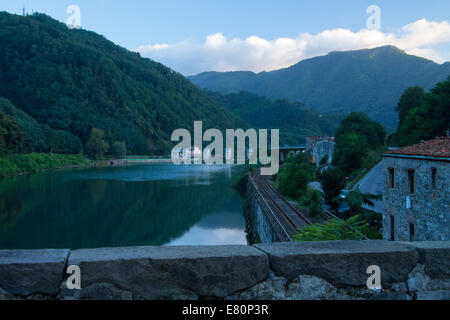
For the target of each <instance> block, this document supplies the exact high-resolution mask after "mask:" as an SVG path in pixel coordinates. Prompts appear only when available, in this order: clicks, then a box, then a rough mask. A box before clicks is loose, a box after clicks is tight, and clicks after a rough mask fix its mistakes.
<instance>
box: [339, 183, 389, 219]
mask: <svg viewBox="0 0 450 320" xmlns="http://www.w3.org/2000/svg"><path fill="white" fill-rule="evenodd" d="M374 200H382V196H381V195H374V194H370V193H362V192H361V191H360V190H359V189H357V190H352V191H350V192H349V193H348V194H347V197H346V198H345V199H340V198H339V197H336V198H335V199H333V202H335V203H337V204H338V205H339V204H340V203H341V202H345V203H346V204H347V206H348V208H349V211H348V212H347V213H346V215H347V216H354V215H357V214H362V213H363V212H364V211H365V209H364V208H363V207H362V206H363V205H368V206H373V205H374V202H373V201H374Z"/></svg>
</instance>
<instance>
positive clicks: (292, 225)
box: [250, 172, 313, 240]
mask: <svg viewBox="0 0 450 320" xmlns="http://www.w3.org/2000/svg"><path fill="white" fill-rule="evenodd" d="M250 178H251V179H252V181H253V182H254V185H255V187H256V188H257V191H258V192H259V193H260V195H261V197H262V198H263V200H264V202H265V203H266V205H267V207H268V208H269V209H270V211H271V213H272V214H273V215H274V218H275V220H276V221H277V222H278V223H279V224H280V227H281V228H282V230H283V231H284V232H285V233H286V235H287V237H288V238H289V239H290V240H292V235H294V234H296V233H297V229H298V228H301V227H304V226H306V225H310V224H313V223H312V222H311V221H310V220H309V219H308V218H307V217H306V216H305V214H306V213H305V212H302V211H301V210H300V209H299V208H296V207H295V206H294V205H292V204H291V203H290V202H289V201H287V200H286V199H285V198H284V197H282V196H281V195H280V194H279V193H278V192H277V191H276V190H275V189H274V188H273V186H272V185H271V184H270V183H269V182H268V181H267V179H266V177H264V176H261V175H260V174H259V172H257V173H256V174H255V175H252V176H250Z"/></svg>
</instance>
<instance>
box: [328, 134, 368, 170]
mask: <svg viewBox="0 0 450 320" xmlns="http://www.w3.org/2000/svg"><path fill="white" fill-rule="evenodd" d="M369 150H370V148H369V144H368V143H367V141H366V139H365V137H363V136H360V135H358V134H356V133H354V132H350V133H345V134H344V135H340V136H339V137H338V138H336V148H335V152H334V156H333V162H334V164H335V165H337V166H338V167H339V168H341V169H342V170H344V172H345V173H346V174H349V173H351V172H352V171H354V170H357V169H360V168H361V167H362V165H363V158H364V156H366V155H367V154H368V152H369Z"/></svg>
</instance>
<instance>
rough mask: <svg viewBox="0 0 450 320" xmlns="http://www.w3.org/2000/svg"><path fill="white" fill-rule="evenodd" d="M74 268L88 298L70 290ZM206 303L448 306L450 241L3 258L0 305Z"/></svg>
mask: <svg viewBox="0 0 450 320" xmlns="http://www.w3.org/2000/svg"><path fill="white" fill-rule="evenodd" d="M73 265H74V266H79V267H80V270H81V290H69V289H67V286H66V282H67V281H66V279H67V276H68V275H67V274H66V270H67V268H68V267H69V266H73ZM371 265H377V266H379V267H380V269H381V280H382V287H383V291H381V292H375V291H372V290H368V289H367V286H366V282H367V279H368V277H369V274H367V273H366V271H367V268H368V267H369V266H371ZM206 298H208V299H209V298H213V299H236V300H240V299H246V300H247V299H450V242H417V243H402V242H387V241H333V242H297V243H273V244H258V245H255V246H192V247H191V246H190V247H130V248H104V249H86V250H75V251H70V250H0V300H1V299H206Z"/></svg>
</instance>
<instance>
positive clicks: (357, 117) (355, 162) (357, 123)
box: [333, 112, 386, 174]
mask: <svg viewBox="0 0 450 320" xmlns="http://www.w3.org/2000/svg"><path fill="white" fill-rule="evenodd" d="M385 137H386V131H385V130H384V128H383V126H382V125H380V124H379V123H378V122H375V121H373V120H371V119H370V118H369V117H368V116H367V115H366V114H364V113H359V112H352V113H351V114H350V115H349V116H348V117H346V118H345V119H344V120H342V121H341V124H340V126H339V128H338V129H337V131H336V147H335V152H334V156H333V163H334V164H335V165H336V166H338V167H339V168H341V169H342V170H343V171H344V173H345V174H351V173H353V174H357V173H358V171H359V170H360V169H361V168H365V167H370V166H372V165H373V164H374V163H376V162H378V161H379V156H378V155H377V153H378V152H379V151H381V150H384V149H385Z"/></svg>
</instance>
